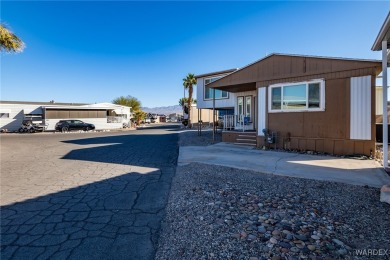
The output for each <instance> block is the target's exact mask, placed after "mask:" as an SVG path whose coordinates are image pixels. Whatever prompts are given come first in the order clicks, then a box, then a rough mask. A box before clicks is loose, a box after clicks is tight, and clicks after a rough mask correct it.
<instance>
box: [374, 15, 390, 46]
mask: <svg viewBox="0 0 390 260" xmlns="http://www.w3.org/2000/svg"><path fill="white" fill-rule="evenodd" d="M389 29H390V12H389V13H388V14H387V17H386V20H385V22H384V23H383V25H382V27H381V29H380V31H379V33H378V36H377V37H376V39H375V42H374V44H373V45H372V48H371V50H372V51H380V50H382V41H383V40H385V39H384V38H385V37H386V33H387V32H388V31H389ZM386 40H389V39H386ZM388 44H389V43H388Z"/></svg>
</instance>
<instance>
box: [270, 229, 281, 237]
mask: <svg viewBox="0 0 390 260" xmlns="http://www.w3.org/2000/svg"><path fill="white" fill-rule="evenodd" d="M272 235H274V236H279V235H280V231H279V230H274V231H272Z"/></svg>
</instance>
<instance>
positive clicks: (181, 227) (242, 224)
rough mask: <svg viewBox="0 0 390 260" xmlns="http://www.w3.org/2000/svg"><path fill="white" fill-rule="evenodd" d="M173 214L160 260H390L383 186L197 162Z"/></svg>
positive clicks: (183, 181) (182, 183) (180, 181)
mask: <svg viewBox="0 0 390 260" xmlns="http://www.w3.org/2000/svg"><path fill="white" fill-rule="evenodd" d="M195 134H196V132H195ZM189 135H190V134H187V135H186V136H185V137H186V138H187V139H188V138H189ZM181 137H182V135H181ZM187 142H189V141H188V140H187ZM166 212H167V213H166V214H167V215H166V218H165V220H164V222H163V224H162V231H161V233H160V239H159V248H158V251H157V254H156V258H157V259H253V260H254V259H299V258H301V259H305V258H308V259H365V258H369V259H390V205H388V204H385V203H381V202H379V189H376V188H368V187H361V186H354V185H348V184H342V183H335V182H325V181H316V180H307V179H301V178H291V177H284V176H276V175H270V174H262V173H257V172H252V171H248V170H239V169H233V168H230V167H222V166H213V165H206V164H201V163H191V164H188V165H185V166H179V167H177V172H176V176H175V177H174V179H173V183H172V189H171V193H170V197H169V202H168V206H167V208H166ZM370 254H371V255H370Z"/></svg>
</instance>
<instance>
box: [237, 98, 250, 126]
mask: <svg viewBox="0 0 390 260" xmlns="http://www.w3.org/2000/svg"><path fill="white" fill-rule="evenodd" d="M252 101H253V100H252V96H241V97H237V116H238V118H237V122H238V123H242V120H244V122H245V124H249V123H252V122H253V112H254V111H253V102H252Z"/></svg>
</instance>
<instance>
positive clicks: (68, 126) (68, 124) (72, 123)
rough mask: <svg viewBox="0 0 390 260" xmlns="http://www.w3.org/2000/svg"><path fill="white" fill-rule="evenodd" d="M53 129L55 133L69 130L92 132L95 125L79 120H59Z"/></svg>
mask: <svg viewBox="0 0 390 260" xmlns="http://www.w3.org/2000/svg"><path fill="white" fill-rule="evenodd" d="M55 129H56V131H61V132H68V131H71V130H84V131H89V130H94V129H95V125H93V124H88V123H84V122H83V121H81V120H60V121H59V122H58V123H57V124H56V128H55Z"/></svg>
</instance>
